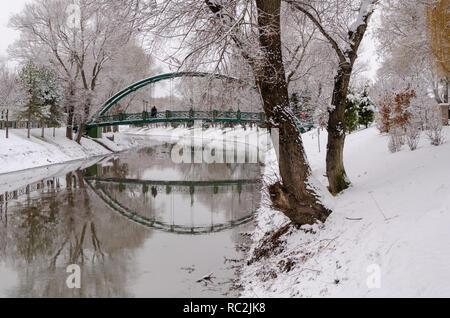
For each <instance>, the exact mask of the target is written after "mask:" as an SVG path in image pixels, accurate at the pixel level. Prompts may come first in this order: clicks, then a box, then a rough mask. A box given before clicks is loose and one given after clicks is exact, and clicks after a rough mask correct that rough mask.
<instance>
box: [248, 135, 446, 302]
mask: <svg viewBox="0 0 450 318" xmlns="http://www.w3.org/2000/svg"><path fill="white" fill-rule="evenodd" d="M445 132H446V136H447V138H449V137H450V129H449V128H448V127H446V129H445ZM303 140H304V143H305V147H306V150H307V154H308V159H309V161H310V164H311V166H312V169H313V174H314V176H315V177H316V178H317V179H319V180H320V181H321V182H322V184H327V180H326V179H325V177H324V175H325V152H324V148H325V147H323V146H324V145H326V133H323V134H322V135H321V144H322V152H320V153H319V152H318V145H317V131H315V132H311V133H308V134H306V135H304V136H303ZM271 156H272V159H271V161H269V162H268V165H267V167H266V178H270V177H271V176H272V175H273V174H274V171H277V164H276V160H275V157H274V154H272V155H271ZM449 158H450V143H449V142H447V143H445V144H444V145H442V146H439V147H434V146H431V145H430V143H429V140H428V139H427V138H426V137H425V136H423V138H422V141H421V143H420V146H419V149H417V150H416V151H414V152H411V151H410V150H409V149H408V147H407V146H405V147H404V148H403V150H402V151H401V152H399V153H395V154H392V153H390V152H389V151H388V148H387V137H386V136H381V135H380V134H379V133H378V131H377V130H376V129H375V128H370V129H367V130H363V131H360V132H357V133H354V134H352V135H349V136H348V137H347V141H346V148H345V164H346V169H347V173H348V175H349V178H350V179H351V181H352V182H353V185H352V187H351V188H350V189H348V190H347V191H345V192H344V193H342V194H341V195H339V196H338V197H336V198H330V197H328V199H329V201H330V202H331V205H332V209H333V213H332V215H331V216H330V217H329V219H328V220H327V222H326V223H325V224H323V225H320V226H319V225H316V226H313V227H305V229H304V230H305V231H301V230H292V231H290V232H288V233H287V234H286V235H284V236H283V237H282V238H281V240H280V241H279V242H277V243H278V244H277V245H278V247H277V248H276V250H275V251H274V253H273V256H272V257H270V258H262V259H260V260H259V261H256V262H253V263H252V264H251V265H250V266H246V267H245V268H244V272H243V277H242V286H244V287H245V291H244V293H243V296H248V297H433V296H434V297H449V296H450V272H449V270H448V268H449V266H450V249H449V244H450V161H449ZM267 199H268V198H267V195H265V202H266V203H267ZM287 223H288V220H287V219H286V218H285V217H284V216H283V215H281V213H279V212H275V211H273V210H271V209H270V208H268V207H267V205H264V206H262V207H261V208H260V210H259V212H258V215H257V229H256V231H255V232H254V233H253V239H254V245H253V249H255V248H256V247H257V246H258V245H259V244H260V242H261V239H262V238H263V236H264V234H265V233H268V232H273V231H276V230H278V229H279V228H281V227H282V226H284V225H285V224H287ZM306 230H309V231H306ZM311 230H312V231H311Z"/></svg>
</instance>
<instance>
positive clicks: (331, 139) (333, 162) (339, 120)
mask: <svg viewBox="0 0 450 318" xmlns="http://www.w3.org/2000/svg"><path fill="white" fill-rule="evenodd" d="M352 68H353V67H352V66H351V65H348V64H347V63H346V64H344V65H342V66H340V67H339V70H338V74H337V75H336V78H335V82H334V89H333V99H332V102H331V105H333V106H334V109H332V110H330V111H329V119H328V126H327V130H328V145H327V157H326V169H327V177H328V183H329V190H330V192H331V193H332V194H337V193H339V192H341V191H343V190H345V189H347V188H348V186H349V185H350V181H349V180H348V178H347V174H346V172H345V168H344V144H345V127H344V118H345V105H346V101H347V93H348V86H349V84H350V75H351V72H352Z"/></svg>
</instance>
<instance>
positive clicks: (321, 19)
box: [285, 0, 378, 194]
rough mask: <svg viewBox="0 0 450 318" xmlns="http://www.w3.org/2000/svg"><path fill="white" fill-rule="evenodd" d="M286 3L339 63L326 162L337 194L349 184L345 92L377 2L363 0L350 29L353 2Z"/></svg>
mask: <svg viewBox="0 0 450 318" xmlns="http://www.w3.org/2000/svg"><path fill="white" fill-rule="evenodd" d="M285 2H287V3H288V4H290V5H291V6H292V7H293V8H296V9H297V10H299V11H300V12H302V13H303V14H304V15H306V16H307V17H308V18H309V19H310V20H311V21H312V22H313V23H314V24H315V25H316V27H317V28H318V30H319V31H320V33H321V34H322V36H323V37H324V38H325V39H326V40H327V41H328V42H329V44H330V45H331V46H332V48H333V49H334V51H335V52H336V55H337V57H338V60H339V66H338V70H337V75H336V77H335V79H334V89H333V97H332V101H331V107H330V108H329V119H328V147H327V159H326V161H327V177H328V181H329V190H330V192H331V193H334V194H337V193H339V192H341V191H342V190H344V189H346V188H347V187H348V186H349V184H350V181H349V180H348V178H347V175H346V172H345V168H344V143H345V132H344V114H345V102H346V99H347V92H348V88H349V84H350V79H351V74H352V71H353V68H354V65H355V61H356V58H357V57H358V50H359V47H360V44H361V42H362V40H363V38H364V35H365V33H366V30H367V27H368V22H369V19H370V17H371V16H372V14H373V12H374V10H375V4H376V3H377V2H378V0H362V1H361V2H360V5H359V9H357V12H358V15H357V17H356V21H355V22H353V23H352V24H351V25H350V26H349V27H348V26H347V23H346V22H347V21H349V19H350V17H351V16H352V11H353V9H354V8H353V6H354V5H352V1H336V2H335V1H308V2H304V1H296V0H285ZM331 21H333V22H331ZM331 26H332V28H331ZM345 33H347V34H346V35H345Z"/></svg>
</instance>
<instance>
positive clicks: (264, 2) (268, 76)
mask: <svg viewBox="0 0 450 318" xmlns="http://www.w3.org/2000/svg"><path fill="white" fill-rule="evenodd" d="M256 4H257V8H258V25H259V41H260V46H261V48H262V50H263V53H264V57H263V59H262V60H261V61H256V63H257V64H258V67H256V70H255V75H256V84H257V87H258V89H259V91H260V94H261V97H262V100H263V107H264V111H265V113H266V115H267V120H268V123H269V127H273V126H272V123H274V124H275V127H274V128H279V138H280V142H279V167H280V174H281V179H282V183H276V184H275V185H272V186H271V187H270V189H269V191H270V193H271V196H272V202H273V204H274V207H275V208H277V209H279V210H281V211H282V212H284V213H285V214H286V216H288V217H289V219H290V220H291V221H292V222H293V223H295V224H313V223H315V222H316V221H317V220H319V221H322V222H324V221H325V220H326V218H327V217H328V216H329V215H330V213H331V211H330V210H328V209H327V208H325V207H324V206H323V205H322V204H321V202H320V200H319V199H318V197H317V196H316V194H315V193H314V191H313V190H312V189H311V188H308V182H309V178H310V176H311V170H310V167H309V165H308V163H307V160H306V155H305V151H304V148H303V142H302V139H301V135H300V130H299V128H298V126H297V123H296V121H295V118H294V116H293V114H292V112H291V111H290V110H289V93H288V85H287V81H286V73H285V69H284V65H283V55H282V50H281V28H280V6H281V1H280V0H257V1H256Z"/></svg>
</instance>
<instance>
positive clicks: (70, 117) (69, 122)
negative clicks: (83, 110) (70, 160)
mask: <svg viewBox="0 0 450 318" xmlns="http://www.w3.org/2000/svg"><path fill="white" fill-rule="evenodd" d="M74 110H75V108H74V107H73V105H69V106H68V107H67V127H66V137H67V138H68V139H70V140H73V113H74Z"/></svg>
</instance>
